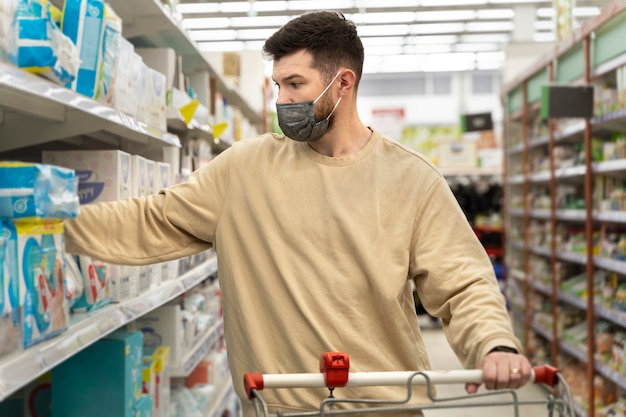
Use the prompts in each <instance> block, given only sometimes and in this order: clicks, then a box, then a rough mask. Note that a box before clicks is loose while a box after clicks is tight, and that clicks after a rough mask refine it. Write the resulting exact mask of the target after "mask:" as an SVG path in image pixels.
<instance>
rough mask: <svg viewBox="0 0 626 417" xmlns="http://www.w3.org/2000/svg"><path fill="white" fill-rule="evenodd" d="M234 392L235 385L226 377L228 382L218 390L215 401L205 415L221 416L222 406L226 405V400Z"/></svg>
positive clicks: (209, 416) (207, 416)
mask: <svg viewBox="0 0 626 417" xmlns="http://www.w3.org/2000/svg"><path fill="white" fill-rule="evenodd" d="M234 393H235V387H234V385H233V381H232V379H231V378H228V382H226V383H225V384H224V386H223V387H222V388H221V389H220V392H219V393H218V394H217V396H216V397H215V401H213V404H212V405H211V407H210V408H209V410H208V411H207V413H206V414H205V416H206V417H221V415H222V412H223V410H224V408H226V406H227V401H228V400H229V398H231V396H232V395H233V394H234Z"/></svg>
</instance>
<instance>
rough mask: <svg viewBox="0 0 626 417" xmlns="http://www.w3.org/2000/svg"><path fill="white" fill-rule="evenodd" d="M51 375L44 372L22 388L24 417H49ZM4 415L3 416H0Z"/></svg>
mask: <svg viewBox="0 0 626 417" xmlns="http://www.w3.org/2000/svg"><path fill="white" fill-rule="evenodd" d="M51 390H52V374H51V373H50V372H46V373H45V374H43V375H42V376H40V377H39V378H37V379H35V380H34V381H32V382H31V383H29V384H28V385H26V386H25V387H24V401H23V404H24V405H23V407H24V417H50V391H51ZM2 415H4V414H2Z"/></svg>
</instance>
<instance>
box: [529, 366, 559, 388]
mask: <svg viewBox="0 0 626 417" xmlns="http://www.w3.org/2000/svg"><path fill="white" fill-rule="evenodd" d="M533 371H534V375H535V378H534V380H533V382H534V383H535V384H546V385H549V386H551V387H554V386H556V385H557V384H558V383H559V378H558V377H557V374H558V373H559V370H558V369H556V368H555V367H553V366H550V365H542V366H535V367H534V368H533Z"/></svg>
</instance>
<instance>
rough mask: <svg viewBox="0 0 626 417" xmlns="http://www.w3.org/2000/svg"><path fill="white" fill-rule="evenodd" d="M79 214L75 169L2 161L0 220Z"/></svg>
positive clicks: (0, 172)
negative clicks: (2, 218) (0, 218)
mask: <svg viewBox="0 0 626 417" xmlns="http://www.w3.org/2000/svg"><path fill="white" fill-rule="evenodd" d="M78 211H79V199H78V180H77V178H76V175H75V173H74V171H73V170H72V169H68V168H63V167H60V166H54V165H47V164H31V163H25V162H0V217H4V218H12V219H19V218H30V217H33V218H34V217H41V218H56V219H60V218H73V217H76V215H77V214H78Z"/></svg>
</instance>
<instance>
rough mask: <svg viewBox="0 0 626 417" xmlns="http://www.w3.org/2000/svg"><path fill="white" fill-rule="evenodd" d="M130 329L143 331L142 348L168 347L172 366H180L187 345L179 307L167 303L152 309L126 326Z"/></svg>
mask: <svg viewBox="0 0 626 417" xmlns="http://www.w3.org/2000/svg"><path fill="white" fill-rule="evenodd" d="M127 328H128V330H130V331H141V332H142V333H143V345H144V350H147V351H149V350H154V351H156V350H157V349H158V348H160V347H163V346H168V347H169V349H170V363H171V365H172V367H174V368H176V367H180V366H181V365H182V361H183V357H184V355H185V353H186V352H187V350H188V348H189V346H187V344H186V342H185V337H184V334H185V326H184V323H183V314H182V310H181V307H180V306H179V305H175V304H171V305H170V304H168V305H164V306H161V307H159V308H157V309H156V310H153V311H151V312H149V313H147V314H145V315H143V316H141V317H139V318H137V319H136V320H134V321H132V322H131V323H129V324H128V326H127Z"/></svg>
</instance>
